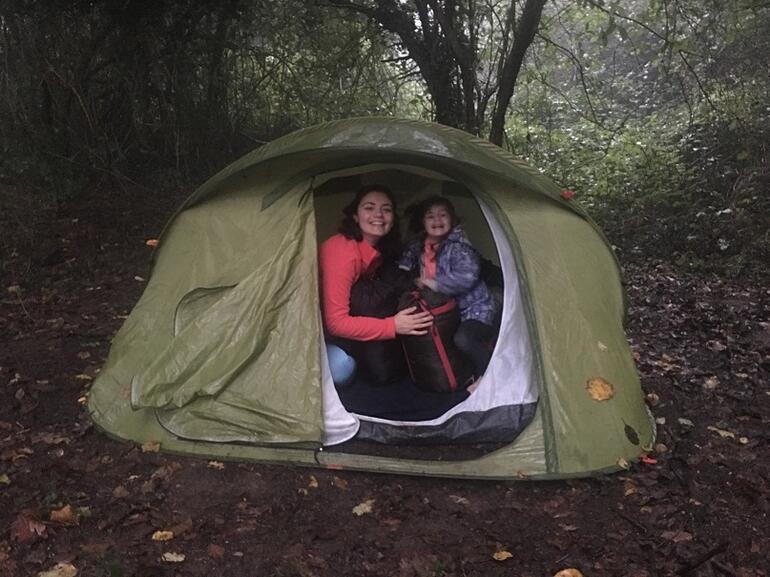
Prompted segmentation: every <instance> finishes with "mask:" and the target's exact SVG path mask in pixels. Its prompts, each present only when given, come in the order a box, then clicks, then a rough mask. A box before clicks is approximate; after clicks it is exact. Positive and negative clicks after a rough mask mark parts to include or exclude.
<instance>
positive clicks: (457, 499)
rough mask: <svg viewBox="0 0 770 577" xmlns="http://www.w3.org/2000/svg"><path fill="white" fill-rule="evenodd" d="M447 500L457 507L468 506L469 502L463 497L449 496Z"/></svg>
mask: <svg viewBox="0 0 770 577" xmlns="http://www.w3.org/2000/svg"><path fill="white" fill-rule="evenodd" d="M449 500H450V501H452V502H454V503H457V504H458V505H470V504H471V502H470V501H468V499H466V498H465V497H461V496H460V495H449Z"/></svg>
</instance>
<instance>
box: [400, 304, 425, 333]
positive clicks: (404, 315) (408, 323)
mask: <svg viewBox="0 0 770 577" xmlns="http://www.w3.org/2000/svg"><path fill="white" fill-rule="evenodd" d="M394 319H395V321H396V334H397V335H425V334H427V333H428V328H429V327H430V325H432V324H433V316H432V315H431V314H430V313H429V312H425V311H422V312H417V307H409V308H407V309H404V310H402V311H399V313H398V314H397V315H396V316H395V317H394Z"/></svg>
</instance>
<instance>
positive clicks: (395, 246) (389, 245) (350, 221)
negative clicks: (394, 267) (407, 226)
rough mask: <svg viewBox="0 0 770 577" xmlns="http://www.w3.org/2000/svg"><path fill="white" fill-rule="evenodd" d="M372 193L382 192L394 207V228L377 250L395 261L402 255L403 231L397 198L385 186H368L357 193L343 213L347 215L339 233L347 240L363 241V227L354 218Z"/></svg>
mask: <svg viewBox="0 0 770 577" xmlns="http://www.w3.org/2000/svg"><path fill="white" fill-rule="evenodd" d="M370 192H381V193H382V194H384V195H385V196H387V197H388V200H389V201H390V203H391V204H392V205H393V227H392V228H391V229H390V232H388V234H386V235H385V236H383V237H382V238H381V239H380V240H379V242H378V243H377V250H378V251H379V252H380V254H381V255H382V257H383V259H385V260H389V259H395V258H397V257H398V255H399V254H400V253H401V230H400V229H399V226H398V214H397V212H396V211H397V209H398V207H397V206H396V198H395V197H394V196H393V192H392V191H391V190H390V189H389V188H388V187H387V186H385V185H384V184H366V185H364V186H362V187H361V188H359V189H358V190H357V191H356V195H355V196H354V197H353V200H351V201H350V202H349V203H348V204H347V206H345V208H343V209H342V213H343V214H344V215H345V216H344V217H343V219H342V223H341V224H340V228H339V232H340V234H342V236H344V237H345V238H350V239H355V240H357V241H360V240H363V238H364V237H363V235H362V234H361V227H360V226H358V223H357V222H356V219H355V218H353V217H354V216H355V215H356V213H357V212H358V206H359V205H360V204H361V201H362V200H363V199H364V197H365V196H366V195H367V194H369V193H370Z"/></svg>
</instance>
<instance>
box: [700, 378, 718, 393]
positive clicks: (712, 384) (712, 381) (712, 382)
mask: <svg viewBox="0 0 770 577" xmlns="http://www.w3.org/2000/svg"><path fill="white" fill-rule="evenodd" d="M718 386H719V378H718V377H716V376H713V377H708V378H707V379H706V380H705V381H703V388H704V389H707V390H711V389H716V388H717V387H718Z"/></svg>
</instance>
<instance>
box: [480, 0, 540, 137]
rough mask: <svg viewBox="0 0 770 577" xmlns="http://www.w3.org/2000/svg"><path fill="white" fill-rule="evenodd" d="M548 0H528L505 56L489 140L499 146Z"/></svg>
mask: <svg viewBox="0 0 770 577" xmlns="http://www.w3.org/2000/svg"><path fill="white" fill-rule="evenodd" d="M545 2H546V0H527V3H526V4H525V5H524V12H523V13H522V15H521V20H519V24H518V25H517V26H516V35H515V37H514V41H513V46H512V47H511V51H510V52H509V53H508V54H507V55H506V56H505V64H504V65H503V72H502V75H501V77H500V87H499V88H498V91H497V98H496V100H495V109H494V112H493V113H492V127H491V129H490V131H489V140H490V141H491V142H493V143H494V144H497V145H498V146H502V144H503V132H504V129H505V114H506V112H508V105H509V104H510V102H511V98H512V97H513V89H514V87H515V86H516V79H517V78H518V76H519V71H520V70H521V65H522V64H523V63H524V56H525V55H526V53H527V49H528V48H529V45H530V44H532V41H533V40H534V38H535V33H537V28H538V26H539V25H540V16H541V15H542V13H543V6H545Z"/></svg>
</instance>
